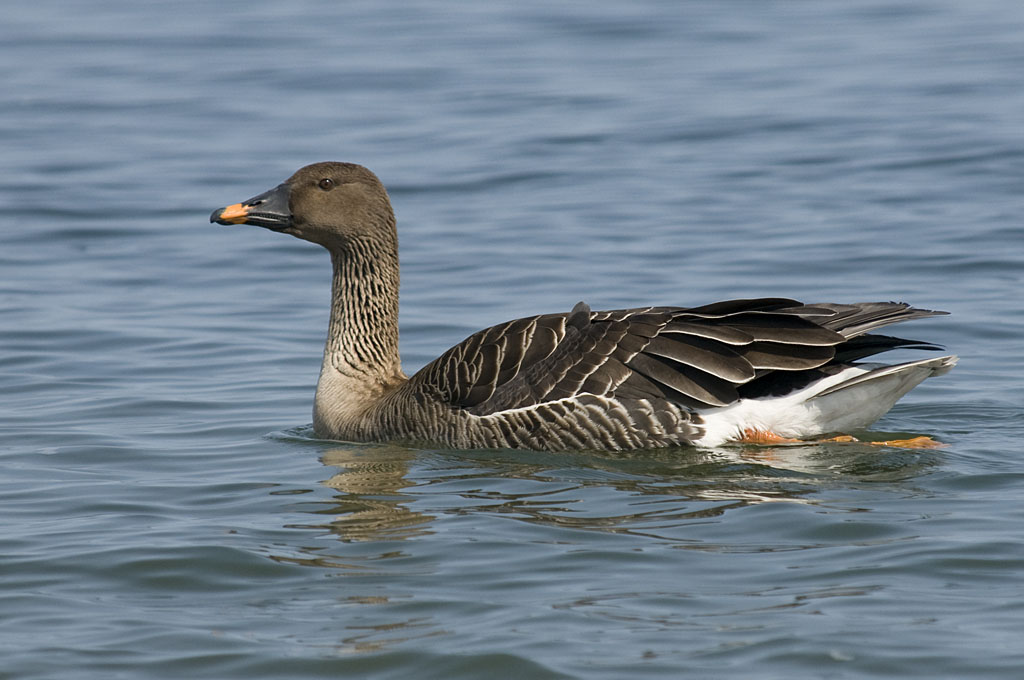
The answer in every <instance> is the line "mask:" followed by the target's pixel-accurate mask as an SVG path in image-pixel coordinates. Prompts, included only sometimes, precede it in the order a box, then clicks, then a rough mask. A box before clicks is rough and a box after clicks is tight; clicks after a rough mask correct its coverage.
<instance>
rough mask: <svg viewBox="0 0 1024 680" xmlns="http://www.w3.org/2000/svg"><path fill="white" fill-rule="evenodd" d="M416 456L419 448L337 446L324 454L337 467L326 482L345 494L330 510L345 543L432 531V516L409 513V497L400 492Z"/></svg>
mask: <svg viewBox="0 0 1024 680" xmlns="http://www.w3.org/2000/svg"><path fill="white" fill-rule="evenodd" d="M415 457H416V451H415V450H414V449H404V448H401V447H396V446H380V447H376V446H375V447H365V446H364V447H355V446H353V447H343V446H339V447H335V448H332V449H329V450H327V451H326V452H325V453H324V454H323V458H322V460H323V463H324V464H325V465H329V466H331V467H335V468H338V472H336V473H335V474H334V475H332V476H331V477H330V478H329V479H327V480H325V481H324V484H325V485H326V486H329V487H331V488H332V489H335V490H336V491H338V492H340V493H339V495H338V496H337V497H336V499H337V502H336V504H335V505H334V506H333V507H332V508H331V509H330V512H331V513H332V514H335V515H336V517H335V518H334V519H333V520H332V521H331V523H330V528H331V531H334V532H335V533H337V534H338V536H340V537H341V538H342V539H343V540H347V541H370V540H384V539H388V540H398V539H404V538H411V537H413V536H417V535H421V534H423V533H425V532H427V531H428V529H427V528H426V526H424V525H426V524H428V523H429V522H430V520H432V519H433V517H432V516H431V515H425V514H423V513H420V512H415V511H413V510H410V509H409V507H408V501H409V500H410V497H409V496H407V495H405V494H403V493H402V492H401V490H402V489H403V488H405V487H407V486H409V483H408V482H407V481H406V479H405V475H406V474H407V473H408V471H409V463H410V461H412V460H413V459H414V458H415Z"/></svg>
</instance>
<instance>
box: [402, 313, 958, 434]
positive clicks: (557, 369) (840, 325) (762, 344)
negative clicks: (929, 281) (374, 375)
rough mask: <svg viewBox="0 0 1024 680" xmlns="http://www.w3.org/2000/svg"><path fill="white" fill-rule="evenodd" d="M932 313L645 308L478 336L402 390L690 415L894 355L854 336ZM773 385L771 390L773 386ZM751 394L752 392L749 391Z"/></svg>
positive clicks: (480, 407)
mask: <svg viewBox="0 0 1024 680" xmlns="http://www.w3.org/2000/svg"><path fill="white" fill-rule="evenodd" d="M936 313H941V312H932V311H929V310H918V309H914V308H911V307H909V306H908V305H906V304H903V303H894V302H883V303H861V304H852V305H836V304H831V303H830V304H815V305H805V304H801V303H799V302H797V301H795V300H790V299H786V298H760V299H752V300H730V301H726V302H718V303H714V304H711V305H705V306H703V307H695V308H680V307H647V308H638V309H623V310H613V311H603V312H593V311H591V310H590V308H589V307H587V305H585V304H583V303H580V304H578V305H576V307H575V308H574V309H573V310H572V311H571V312H569V313H568V314H545V315H541V316H534V317H529V318H524V319H517V320H514V321H509V322H507V323H504V324H499V325H497V326H492V327H491V328H487V329H485V330H482V331H479V332H477V333H475V334H473V335H471V336H470V337H468V338H467V339H466V340H464V341H463V342H461V343H459V344H458V345H456V346H455V347H453V348H451V349H450V350H448V351H447V352H445V353H444V354H443V355H442V356H440V357H439V358H438V359H436V360H435V361H433V362H432V363H430V364H428V365H427V366H425V367H424V368H423V369H422V370H421V371H419V372H418V373H416V374H415V375H414V376H413V377H412V378H411V379H410V382H411V383H412V385H411V386H415V387H416V388H417V389H418V390H421V391H425V392H427V393H428V394H431V395H432V396H433V398H435V399H438V400H439V401H441V402H443V403H446V404H449V405H451V406H452V407H454V408H460V409H465V410H467V411H469V412H471V413H473V414H476V415H490V414H495V413H499V412H502V411H506V410H510V409H520V408H525V407H529V406H535V405H538V404H543V403H545V402H553V401H558V400H562V399H571V398H574V397H578V396H580V395H584V394H591V395H596V396H603V397H609V398H615V399H620V400H644V399H646V400H667V401H670V402H673V403H676V404H679V405H680V406H683V407H685V408H687V409H701V408H709V407H716V406H726V405H728V404H731V403H733V402H735V401H737V400H738V399H740V398H741V397H743V396H745V395H744V390H745V388H746V386H747V385H751V389H755V390H757V388H756V386H757V385H762V388H761V389H763V383H765V382H768V380H766V379H770V381H771V382H772V384H773V387H774V388H775V389H779V382H780V376H779V375H778V374H794V375H793V377H794V378H795V377H796V375H795V374H797V373H799V372H801V371H808V370H810V369H816V368H818V367H821V366H824V365H825V364H828V363H829V362H831V361H833V360H834V359H836V358H837V352H838V355H839V356H840V357H841V358H842V359H843V360H849V358H850V357H854V356H856V358H860V357H862V356H867V355H870V354H875V353H878V352H881V351H885V350H888V349H892V348H894V347H900V346H914V347H928V348H930V347H931V346H928V345H923V344H922V343H915V342H913V341H905V340H901V339H899V338H889V337H887V336H870V338H871V340H870V341H866V340H864V339H861V338H862V334H863V333H865V332H867V331H868V330H872V329H874V328H878V327H881V326H884V325H886V324H889V323H894V322H897V321H903V320H907V319H911V318H919V317H922V316H930V315H933V314H936ZM773 376H774V378H772V377H773ZM757 391H760V390H757Z"/></svg>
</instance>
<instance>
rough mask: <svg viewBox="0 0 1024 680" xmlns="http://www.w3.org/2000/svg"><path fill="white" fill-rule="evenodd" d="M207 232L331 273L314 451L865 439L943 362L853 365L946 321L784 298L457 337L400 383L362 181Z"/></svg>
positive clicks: (915, 312) (352, 179)
mask: <svg viewBox="0 0 1024 680" xmlns="http://www.w3.org/2000/svg"><path fill="white" fill-rule="evenodd" d="M210 220H211V222H218V223H220V224H254V225H258V226H263V227H266V228H268V229H271V230H273V231H280V232H283V233H288V234H292V235H294V236H296V237H298V238H302V239H305V240H308V241H312V242H314V243H318V244H320V245H322V246H324V247H325V248H326V249H327V250H328V251H329V252H330V255H331V261H332V264H333V267H334V277H333V282H332V296H331V316H330V322H329V325H328V334H327V342H326V344H325V347H324V358H323V364H322V367H321V371H320V378H319V381H318V383H317V391H316V398H315V402H314V408H313V425H314V430H315V431H316V433H317V435H318V436H320V437H324V438H327V439H341V440H349V441H406V442H421V443H429V444H435V445H445V446H451V447H456V448H528V449H542V450H574V449H605V450H614V449H637V448H655V447H664V446H678V445H689V444H692V445H697V446H717V445H720V444H724V443H727V442H730V441H734V440H740V439H742V438H743V437H744V436H745V435H746V434H749V433H750V432H762V433H772V434H773V435H777V436H781V437H793V438H805V437H814V436H818V435H821V434H823V433H829V432H836V431H846V430H851V429H861V428H864V427H867V426H868V425H870V424H871V423H872V422H874V421H875V420H877V419H878V418H879V417H881V416H882V415H883V414H884V413H885V412H886V411H888V410H889V409H890V408H891V407H892V405H893V404H895V403H896V401H897V400H898V399H899V398H900V397H902V396H903V395H904V394H906V393H907V392H908V391H910V390H911V389H913V388H914V387H915V386H916V385H918V384H919V383H920V382H921V381H922V380H924V379H925V378H928V377H930V376H933V375H940V374H942V373H944V372H946V371H948V370H949V369H950V368H952V366H953V365H954V364H955V363H956V357H955V356H942V357H938V358H929V359H922V360H918V361H910V362H906V363H901V364H892V365H886V364H878V363H866V362H861V361H860V360H861V359H864V358H867V357H870V356H873V355H875V354H878V353H881V352H885V351H887V350H891V349H898V348H907V349H927V350H931V349H937V347H935V346H934V345H931V344H928V343H921V342H916V341H912V340H903V339H900V338H895V337H891V336H887V335H877V334H872V333H871V331H874V330H876V329H878V328H881V327H883V326H887V325H889V324H893V323H898V322H901V321H908V320H911V319H917V318H923V317H929V316H934V315H937V314H944V312H934V311H930V310H924V309H915V308H913V307H910V306H909V305H907V304H904V303H896V302H869V303H855V304H834V303H819V304H802V303H800V302H797V301H795V300H790V299H786V298H759V299H749V300H730V301H725V302H718V303H714V304H710V305H705V306H702V307H694V308H684V307H644V308H636V309H622V310H614V311H598V312H595V311H591V309H590V308H589V307H588V306H587V305H585V304H583V303H579V304H578V305H576V306H575V307H574V308H573V309H572V310H571V311H569V312H564V313H557V314H543V315H539V316H533V317H528V318H524V319H516V320H514V321H509V322H506V323H503V324H499V325H497V326H492V327H490V328H487V329H484V330H482V331H479V332H477V333H474V334H473V335H471V336H469V337H468V338H467V339H466V340H464V341H463V342H461V343H459V344H458V345H456V346H454V347H452V348H451V349H449V350H448V351H447V352H445V353H444V354H442V355H441V356H440V357H438V358H437V359H436V360H434V361H432V362H431V363H429V364H428V365H426V366H425V367H424V368H423V369H421V370H420V371H419V372H417V373H416V374H414V375H413V376H412V377H406V375H405V374H404V373H403V372H402V369H401V363H400V360H399V356H398V281H399V272H398V237H397V232H396V228H395V218H394V214H393V212H392V209H391V204H390V200H389V199H388V196H387V192H386V191H385V189H384V187H383V185H382V184H381V183H380V181H379V180H378V179H377V177H376V176H375V175H374V174H373V173H371V172H370V171H369V170H367V169H366V168H363V167H362V166H359V165H355V164H351V163H316V164H314V165H309V166H306V167H305V168H302V169H301V170H299V171H298V172H296V173H295V174H294V175H293V176H292V177H291V178H289V179H288V180H287V181H286V182H284V183H283V184H281V185H279V186H277V187H275V188H274V189H271V190H270V191H268V192H265V193H263V194H260V195H259V196H256V197H254V198H252V199H249V200H248V201H245V202H243V203H236V204H234V205H231V206H228V207H226V208H222V209H220V210H216V211H214V213H213V214H212V215H211V216H210Z"/></svg>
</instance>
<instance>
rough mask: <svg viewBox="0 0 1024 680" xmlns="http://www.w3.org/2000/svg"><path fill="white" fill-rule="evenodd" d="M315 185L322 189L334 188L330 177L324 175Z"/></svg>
mask: <svg viewBox="0 0 1024 680" xmlns="http://www.w3.org/2000/svg"><path fill="white" fill-rule="evenodd" d="M317 186H318V187H320V188H321V189H323V190H324V191H330V190H331V189H333V188H334V180H333V179H331V178H330V177H324V178H323V179H322V180H320V182H319V183H318V184H317Z"/></svg>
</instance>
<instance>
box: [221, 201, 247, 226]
mask: <svg viewBox="0 0 1024 680" xmlns="http://www.w3.org/2000/svg"><path fill="white" fill-rule="evenodd" d="M248 215H249V209H248V208H246V207H245V206H244V205H242V204H241V203H235V204H234V205H229V206H228V207H226V208H224V209H223V210H221V211H220V215H219V216H218V219H220V220H224V221H225V222H231V223H232V224H245V218H246V217H247V216H248Z"/></svg>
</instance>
